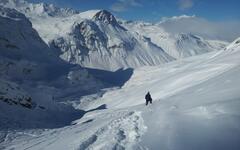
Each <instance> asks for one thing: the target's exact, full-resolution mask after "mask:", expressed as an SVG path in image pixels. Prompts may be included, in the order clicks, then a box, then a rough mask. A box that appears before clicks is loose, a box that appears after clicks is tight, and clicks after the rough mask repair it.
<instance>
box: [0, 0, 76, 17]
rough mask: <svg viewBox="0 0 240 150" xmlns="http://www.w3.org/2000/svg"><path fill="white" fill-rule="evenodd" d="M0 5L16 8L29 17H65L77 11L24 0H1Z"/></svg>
mask: <svg viewBox="0 0 240 150" xmlns="http://www.w3.org/2000/svg"><path fill="white" fill-rule="evenodd" d="M0 5H2V6H4V7H8V8H13V9H17V10H18V11H20V12H22V13H23V14H25V15H28V16H29V17H30V16H31V17H46V16H51V17H67V16H70V15H73V14H77V13H79V12H78V11H76V10H73V9H70V8H58V7H55V6H54V5H53V4H46V3H36V4H33V3H29V2H27V1H26V0H1V2H0Z"/></svg>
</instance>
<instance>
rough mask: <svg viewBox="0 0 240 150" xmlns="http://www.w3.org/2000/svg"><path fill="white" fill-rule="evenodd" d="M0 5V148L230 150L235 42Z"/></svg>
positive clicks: (16, 0) (239, 43) (97, 16)
mask: <svg viewBox="0 0 240 150" xmlns="http://www.w3.org/2000/svg"><path fill="white" fill-rule="evenodd" d="M0 5H1V6H0V149H7V150H10V149H11V150H12V149H19V150H23V149H33V150H39V149H51V150H55V149H57V150H66V149H70V150H71V149H79V150H83V149H106V150H111V149H171V150H193V149H194V150H195V149H206V150H212V149H218V150H222V149H223V150H225V149H231V150H239V148H240V145H239V142H238V141H239V140H238V139H239V138H240V129H239V127H238V125H239V124H240V120H239V116H240V111H239V107H240V102H239V99H240V93H239V85H240V80H239V74H240V69H239V66H240V59H239V57H240V38H238V39H236V40H235V41H233V42H232V43H231V44H229V45H228V46H226V44H227V43H225V42H222V41H218V40H209V39H207V40H206V39H205V38H203V37H201V36H199V35H197V34H193V33H185V32H183V33H179V32H169V31H166V28H163V26H162V24H161V23H159V24H150V23H145V22H129V21H123V20H119V19H116V18H115V17H114V15H113V14H111V13H110V12H108V11H106V10H90V11H86V12H79V11H74V10H71V9H62V8H57V7H55V6H53V5H48V4H43V3H42V4H32V3H28V2H26V1H24V0H1V1H0ZM15 9H16V10H15ZM185 17H186V16H185ZM176 19H184V17H183V18H175V19H174V20H176ZM165 23H166V22H165ZM199 54H202V55H199ZM189 56H192V57H189ZM182 57H188V58H182ZM175 58H177V59H178V58H182V59H181V61H173V60H175ZM170 61H171V62H170ZM166 62H168V63H166ZM159 64H161V65H159ZM80 65H81V66H83V67H89V68H91V69H89V68H83V67H81V66H80ZM149 65H152V66H149ZM129 67H133V69H129ZM95 68H98V69H95ZM119 68H128V69H126V70H122V69H119ZM117 69H119V70H117ZM109 70H110V71H109ZM115 70H117V71H115ZM113 71H115V72H113ZM113 80H114V81H113ZM121 80H123V81H121ZM106 81H108V84H106V83H105V82H106ZM111 81H112V83H113V85H109V84H110V83H111ZM147 91H150V93H151V95H152V98H153V104H152V105H150V106H145V100H144V96H145V94H146V92H147Z"/></svg>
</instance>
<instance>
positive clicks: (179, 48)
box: [120, 20, 228, 59]
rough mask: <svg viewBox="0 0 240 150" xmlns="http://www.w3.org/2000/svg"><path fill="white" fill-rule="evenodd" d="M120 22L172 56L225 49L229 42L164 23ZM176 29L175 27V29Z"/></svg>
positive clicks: (180, 56)
mask: <svg viewBox="0 0 240 150" xmlns="http://www.w3.org/2000/svg"><path fill="white" fill-rule="evenodd" d="M120 23H121V24H122V25H123V26H124V27H126V28H127V29H129V30H130V31H133V32H138V33H139V34H141V35H144V36H146V37H148V38H150V39H151V41H152V42H153V43H155V44H157V45H158V46H159V47H162V48H163V49H164V50H165V51H166V52H167V53H168V54H169V55H170V56H173V57H174V58H177V59H178V58H183V57H189V56H194V55H199V54H204V53H207V52H211V51H214V50H221V49H223V48H224V47H225V46H226V45H227V44H228V43H227V42H224V41H217V40H205V39H204V38H202V37H200V36H197V35H194V34H191V33H189V32H183V31H182V32H180V31H179V32H171V31H169V30H166V29H165V28H164V27H165V26H163V25H162V24H163V23H156V24H153V23H145V22H131V21H124V20H120ZM173 30H174V29H173Z"/></svg>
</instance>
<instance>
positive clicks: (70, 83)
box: [0, 7, 102, 128]
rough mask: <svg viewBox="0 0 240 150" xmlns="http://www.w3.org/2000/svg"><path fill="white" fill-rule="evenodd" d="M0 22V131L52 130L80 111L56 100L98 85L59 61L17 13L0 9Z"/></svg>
mask: <svg viewBox="0 0 240 150" xmlns="http://www.w3.org/2000/svg"><path fill="white" fill-rule="evenodd" d="M0 22H1V24H0V49H1V51H0V70H1V71H0V103H1V104H0V107H1V108H0V110H1V113H0V124H1V127H2V128H5V127H8V128H32V127H33V126H34V127H36V128H38V127H50V126H51V127H53V126H61V125H63V124H65V123H67V122H68V121H70V120H71V119H72V117H71V116H72V114H75V113H80V112H77V111H76V110H74V109H73V108H72V107H71V106H67V105H63V104H60V103H56V102H55V101H56V98H58V97H63V96H65V97H66V95H68V93H69V92H79V93H81V92H82V91H86V90H90V89H91V90H94V89H99V88H100V87H102V83H101V82H99V81H97V80H96V79H95V78H94V77H92V76H91V75H90V74H89V73H88V72H87V70H85V69H83V68H80V67H79V66H73V65H70V64H67V63H66V62H64V61H63V60H61V59H60V58H59V57H58V55H57V54H56V53H54V52H53V51H52V50H51V49H50V48H49V47H48V46H47V45H46V44H45V43H44V42H43V40H42V39H41V38H40V37H39V35H38V33H37V32H36V31H35V30H34V29H33V28H32V25H31V23H30V21H29V20H28V19H27V18H26V17H25V16H24V15H23V14H21V13H19V12H17V11H16V10H13V9H9V8H3V7H0ZM86 83H88V84H86ZM62 91H64V94H63V93H62ZM60 114H61V115H60ZM80 114H81V113H80ZM68 117H69V119H70V120H69V119H67V120H68V121H67V122H66V118H68ZM26 120H28V121H27V122H26ZM68 123H69V122H68Z"/></svg>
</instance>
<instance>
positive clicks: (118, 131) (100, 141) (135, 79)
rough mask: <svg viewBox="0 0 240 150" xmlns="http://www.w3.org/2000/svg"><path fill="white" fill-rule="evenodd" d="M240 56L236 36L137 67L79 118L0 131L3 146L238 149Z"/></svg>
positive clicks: (24, 147) (239, 133)
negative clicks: (219, 46) (218, 46)
mask: <svg viewBox="0 0 240 150" xmlns="http://www.w3.org/2000/svg"><path fill="white" fill-rule="evenodd" d="M239 57H240V47H239V42H238V40H236V41H235V42H234V43H232V44H231V45H230V46H229V47H228V48H227V49H225V50H222V51H219V52H211V53H208V54H204V55H200V56H195V57H191V58H187V59H182V60H179V61H176V62H172V63H169V64H165V65H161V66H155V67H143V68H140V69H137V70H135V71H134V74H133V76H132V78H131V79H130V80H129V81H128V82H127V83H126V84H125V85H124V86H123V87H122V88H115V89H108V90H107V92H106V93H105V94H104V95H103V96H102V97H101V98H96V99H92V100H91V101H89V103H88V105H86V106H85V107H84V109H85V111H86V114H85V115H84V116H83V117H82V118H79V120H76V121H74V122H72V124H70V125H68V126H65V127H62V128H58V129H38V130H36V129H35V130H32V129H31V130H24V131H5V132H3V131H1V132H2V134H1V135H2V137H1V141H2V142H1V147H0V148H4V149H18V150H21V149H33V150H38V149H58V150H59V149H63V150H64V149H79V150H82V149H170V150H192V149H195V150H198V149H199V150H200V149H205V150H212V149H218V150H225V149H231V150H238V149H239V148H240V144H239V141H238V140H239V138H240V126H239V123H240V111H239V107H240V93H239V84H240V80H239V74H240V60H239ZM147 91H150V92H151V94H152V97H153V99H154V101H153V104H152V105H150V106H145V104H144V103H145V101H144V95H145V93H146V92H147ZM79 108H81V106H79Z"/></svg>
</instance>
